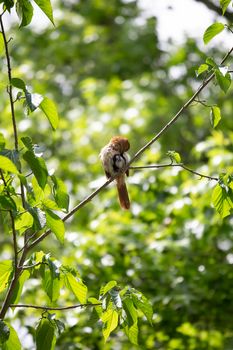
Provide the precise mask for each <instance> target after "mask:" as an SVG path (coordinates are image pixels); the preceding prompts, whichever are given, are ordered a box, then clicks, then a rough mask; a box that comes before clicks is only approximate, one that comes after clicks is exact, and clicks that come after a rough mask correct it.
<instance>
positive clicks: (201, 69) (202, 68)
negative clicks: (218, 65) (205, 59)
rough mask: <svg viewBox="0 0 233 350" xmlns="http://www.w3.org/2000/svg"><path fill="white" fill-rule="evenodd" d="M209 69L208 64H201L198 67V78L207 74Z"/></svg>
mask: <svg viewBox="0 0 233 350" xmlns="http://www.w3.org/2000/svg"><path fill="white" fill-rule="evenodd" d="M208 69H209V66H208V64H205V63H204V64H201V65H200V66H199V67H198V69H197V71H196V73H197V76H199V75H201V74H202V73H204V72H206V71H207V70H208Z"/></svg>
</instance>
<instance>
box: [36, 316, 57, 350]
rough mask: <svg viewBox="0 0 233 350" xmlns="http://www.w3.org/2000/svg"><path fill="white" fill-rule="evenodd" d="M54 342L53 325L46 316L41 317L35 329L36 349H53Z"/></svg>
mask: <svg viewBox="0 0 233 350" xmlns="http://www.w3.org/2000/svg"><path fill="white" fill-rule="evenodd" d="M55 343H56V336H55V325H54V324H53V323H52V322H51V321H50V320H48V319H47V318H42V319H41V320H40V323H39V325H38V327H37V329H36V350H53V349H54V347H55Z"/></svg>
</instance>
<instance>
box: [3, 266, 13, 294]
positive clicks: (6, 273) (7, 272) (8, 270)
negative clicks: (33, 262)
mask: <svg viewBox="0 0 233 350" xmlns="http://www.w3.org/2000/svg"><path fill="white" fill-rule="evenodd" d="M12 271H13V266H12V260H2V261H1V262H0V293H1V292H2V291H3V290H4V289H6V288H7V285H8V280H9V277H10V275H11V273H12Z"/></svg>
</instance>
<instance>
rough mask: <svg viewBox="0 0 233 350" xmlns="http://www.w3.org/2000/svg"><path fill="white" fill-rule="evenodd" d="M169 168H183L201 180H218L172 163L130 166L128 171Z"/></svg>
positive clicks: (182, 165) (181, 164)
mask: <svg viewBox="0 0 233 350" xmlns="http://www.w3.org/2000/svg"><path fill="white" fill-rule="evenodd" d="M169 167H180V168H183V169H184V170H187V171H189V172H190V173H192V174H195V175H197V176H200V177H201V178H202V177H203V178H206V179H208V180H214V181H218V180H219V179H218V178H217V177H213V176H209V175H204V174H201V173H198V172H197V171H195V170H192V169H190V168H188V167H187V166H186V165H184V164H183V163H178V164H173V163H169V164H150V165H144V166H130V167H129V169H132V170H140V169H159V168H169Z"/></svg>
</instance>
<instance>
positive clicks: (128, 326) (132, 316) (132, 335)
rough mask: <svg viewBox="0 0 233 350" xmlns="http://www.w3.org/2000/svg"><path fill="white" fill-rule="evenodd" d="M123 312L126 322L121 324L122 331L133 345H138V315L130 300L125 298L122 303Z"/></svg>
mask: <svg viewBox="0 0 233 350" xmlns="http://www.w3.org/2000/svg"><path fill="white" fill-rule="evenodd" d="M123 305H124V310H125V312H126V315H127V319H126V322H125V323H124V324H123V328H124V331H125V333H126V335H127V337H128V338H129V340H130V341H131V343H133V344H136V345H137V344H138V325H137V323H138V314H137V310H136V308H135V306H134V303H133V301H132V299H131V298H129V297H126V298H125V299H124V301H123Z"/></svg>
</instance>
